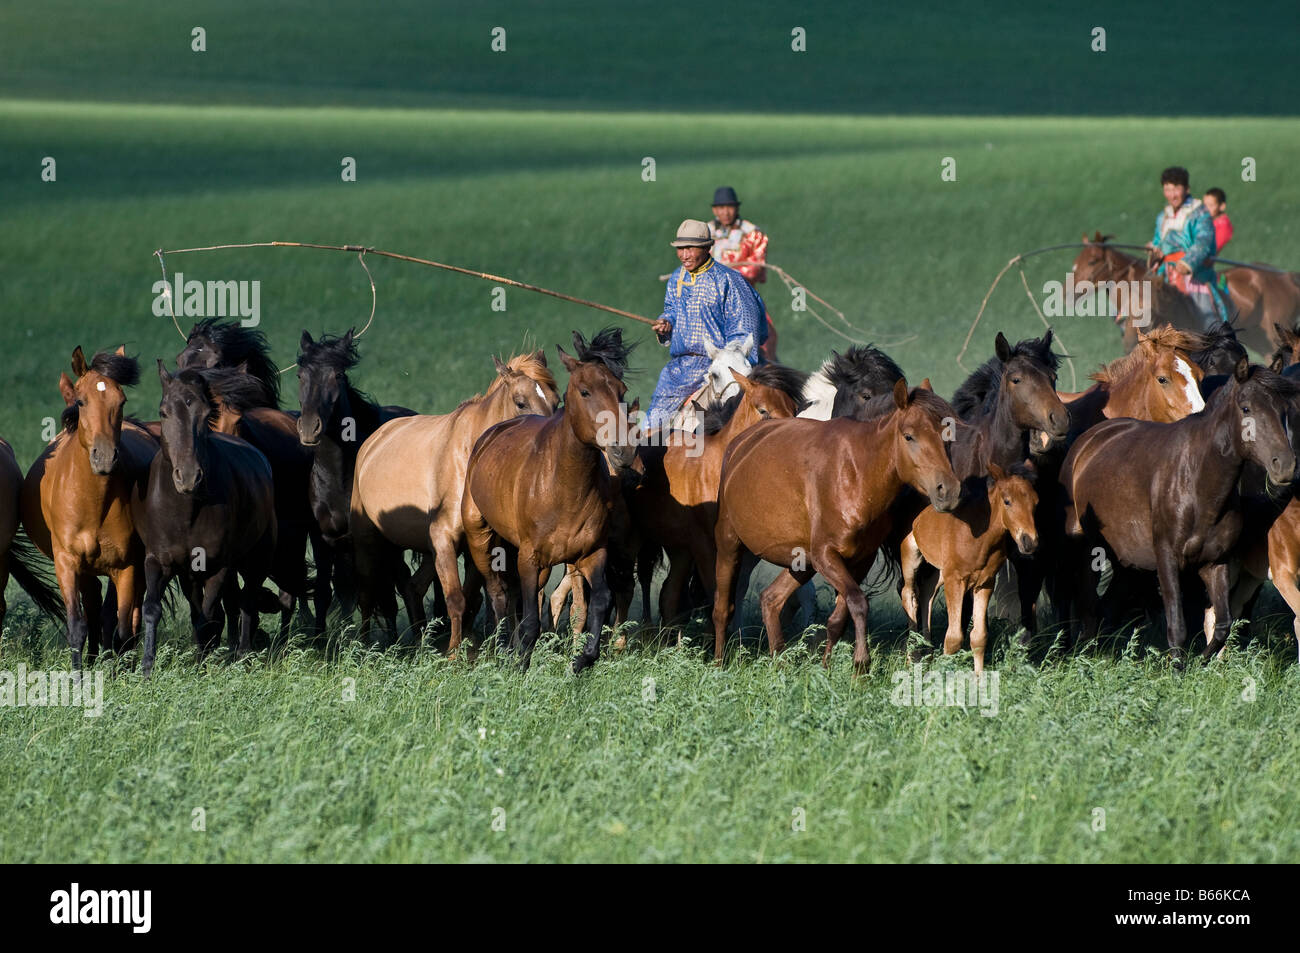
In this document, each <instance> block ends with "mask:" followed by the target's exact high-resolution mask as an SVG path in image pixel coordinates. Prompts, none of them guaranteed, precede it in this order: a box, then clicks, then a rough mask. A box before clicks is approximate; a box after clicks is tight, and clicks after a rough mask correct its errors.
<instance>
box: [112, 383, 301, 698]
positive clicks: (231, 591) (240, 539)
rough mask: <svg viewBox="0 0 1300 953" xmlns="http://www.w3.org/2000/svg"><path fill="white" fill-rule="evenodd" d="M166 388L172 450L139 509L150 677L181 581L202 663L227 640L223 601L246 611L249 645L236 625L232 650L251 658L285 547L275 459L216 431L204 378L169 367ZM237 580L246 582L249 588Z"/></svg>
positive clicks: (164, 450)
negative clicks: (279, 535) (262, 601)
mask: <svg viewBox="0 0 1300 953" xmlns="http://www.w3.org/2000/svg"><path fill="white" fill-rule="evenodd" d="M158 379H159V381H160V383H161V384H162V403H161V405H160V408H159V409H160V416H161V422H162V445H161V446H160V447H159V450H158V453H157V454H156V455H155V456H154V459H153V463H152V465H151V466H150V467H149V478H148V482H147V483H146V484H145V485H144V486H141V487H139V488H137V490H136V493H135V496H134V498H133V500H132V506H131V509H132V514H133V516H134V517H135V522H136V526H137V527H138V528H139V532H140V537H141V539H142V540H143V541H144V546H145V559H144V577H145V597H144V651H143V653H142V662H141V673H142V674H143V675H144V676H145V677H146V678H148V677H149V675H150V674H151V673H152V672H153V663H154V653H155V650H156V648H157V644H158V622H159V621H160V620H161V618H162V594H163V592H164V590H166V588H167V584H168V583H169V582H170V581H171V579H172V577H173V576H178V577H179V578H180V580H181V589H182V591H183V592H184V594H185V597H186V598H187V599H188V600H189V603H190V619H191V622H192V623H193V626H194V639H195V642H196V643H197V645H198V651H199V657H200V659H202V658H203V657H204V656H205V655H207V654H208V653H209V652H210V651H211V650H212V649H213V648H214V647H215V645H216V642H217V639H218V638H219V636H220V634H221V625H222V617H221V601H222V599H223V597H224V598H225V599H226V600H227V602H228V603H229V604H231V605H232V606H233V605H234V604H235V603H236V602H237V603H238V605H239V644H238V647H236V646H235V644H234V627H233V625H232V627H231V649H232V650H234V651H236V653H237V654H239V655H242V654H245V653H247V652H248V651H250V650H251V648H252V636H253V629H254V628H255V626H256V620H257V608H258V601H259V598H258V597H259V595H260V593H261V590H262V581H263V580H264V579H266V577H267V576H268V575H269V574H270V572H271V568H272V564H273V561H274V559H275V544H276V526H275V489H274V484H273V482H272V479H271V465H270V464H269V463H268V462H267V460H266V457H264V456H263V455H262V454H261V452H260V451H258V450H257V449H256V448H255V447H253V445H252V444H250V443H247V442H246V441H243V440H240V439H239V438H238V437H232V436H230V435H228V434H223V433H216V432H215V431H214V430H213V429H212V422H213V418H214V417H215V416H216V414H217V411H218V408H217V403H216V401H215V400H214V399H213V396H212V392H211V390H210V389H209V388H208V385H207V382H206V381H205V380H204V378H203V375H202V374H201V373H200V372H199V371H180V372H179V373H178V374H176V375H175V376H173V375H171V374H169V373H168V372H167V369H166V368H165V367H164V366H163V362H162V361H161V360H160V361H158ZM236 574H238V576H242V577H243V586H242V588H241V587H240V583H239V578H238V576H237V575H236ZM232 623H233V620H232ZM287 623H288V619H287V617H286V618H285V622H284V624H285V625H287Z"/></svg>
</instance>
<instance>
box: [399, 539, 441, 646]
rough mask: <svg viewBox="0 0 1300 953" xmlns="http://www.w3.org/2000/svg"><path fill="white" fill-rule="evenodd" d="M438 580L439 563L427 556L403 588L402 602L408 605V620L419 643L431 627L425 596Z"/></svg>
mask: <svg viewBox="0 0 1300 953" xmlns="http://www.w3.org/2000/svg"><path fill="white" fill-rule="evenodd" d="M398 559H402V557H401V556H400V555H399V556H398ZM402 562H403V564H405V560H402ZM437 578H438V569H437V561H436V560H435V559H434V558H433V557H432V556H426V557H425V558H424V559H423V560H422V561H421V563H420V568H419V569H417V570H416V571H415V572H414V573H410V575H409V577H408V578H407V580H406V583H405V585H403V586H402V601H403V602H405V603H406V618H407V620H408V621H409V622H410V623H411V628H412V629H414V630H415V633H416V638H417V640H418V641H423V640H424V630H425V629H426V628H427V627H428V625H429V618H428V616H426V615H425V612H424V596H425V593H427V592H428V591H429V586H430V585H431V584H432V583H433V581H434V580H435V579H437ZM435 608H436V607H435ZM444 609H445V606H444Z"/></svg>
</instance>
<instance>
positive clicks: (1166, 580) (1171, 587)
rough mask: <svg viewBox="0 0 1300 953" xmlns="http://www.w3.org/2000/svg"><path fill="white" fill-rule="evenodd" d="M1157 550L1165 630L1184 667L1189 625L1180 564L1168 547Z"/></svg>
mask: <svg viewBox="0 0 1300 953" xmlns="http://www.w3.org/2000/svg"><path fill="white" fill-rule="evenodd" d="M1156 546H1157V547H1158V548H1157V550H1156V574H1157V577H1158V578H1159V580H1160V595H1161V596H1162V597H1164V602H1165V630H1166V635H1167V636H1168V641H1169V653H1170V654H1171V655H1172V656H1173V659H1174V664H1175V665H1176V666H1177V667H1178V668H1182V667H1183V645H1184V643H1186V641H1187V625H1186V622H1185V621H1184V619H1183V592H1182V587H1181V586H1180V585H1179V580H1178V565H1177V563H1176V562H1175V561H1174V555H1173V552H1172V551H1171V550H1170V549H1169V548H1168V547H1161V546H1160V544H1159V543H1157V544H1156Z"/></svg>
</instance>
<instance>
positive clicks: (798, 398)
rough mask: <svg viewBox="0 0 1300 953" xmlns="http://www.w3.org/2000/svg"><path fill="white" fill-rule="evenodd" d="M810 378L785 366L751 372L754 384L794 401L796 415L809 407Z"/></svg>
mask: <svg viewBox="0 0 1300 953" xmlns="http://www.w3.org/2000/svg"><path fill="white" fill-rule="evenodd" d="M900 376H901V375H900ZM808 377H809V375H808V374H805V373H804V372H803V371H801V370H798V369H796V368H793V367H787V366H786V365H785V364H759V365H758V366H757V367H755V368H754V369H753V370H752V371H750V372H749V379H750V380H751V381H753V382H754V383H756V384H762V385H763V386H764V387H770V388H772V389H773V390H779V391H780V392H781V393H783V394H785V395H787V396H788V397H789V398H790V399H791V400H793V401H794V406H795V411H794V412H795V414H796V415H798V414H799V413H800V412H802V411H803V410H805V409H806V408H807V407H808V401H807V400H806V399H805V398H804V396H803V388H804V385H805V384H806V383H808Z"/></svg>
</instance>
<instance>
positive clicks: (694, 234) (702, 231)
mask: <svg viewBox="0 0 1300 953" xmlns="http://www.w3.org/2000/svg"><path fill="white" fill-rule="evenodd" d="M671 244H672V246H673V247H674V248H692V247H699V246H703V245H712V244H713V232H712V231H710V230H709V226H708V225H706V224H705V223H704V222H701V221H699V220H698V219H694V218H688V219H684V220H683V221H682V223H681V224H680V225H678V226H677V237H676V238H674V239H673V240H672V242H671Z"/></svg>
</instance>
